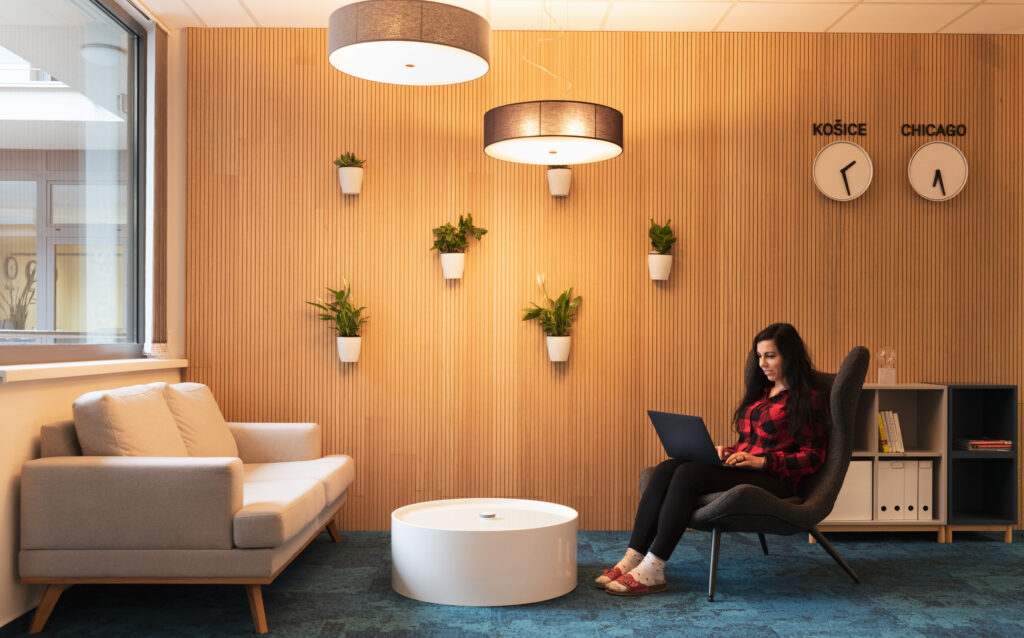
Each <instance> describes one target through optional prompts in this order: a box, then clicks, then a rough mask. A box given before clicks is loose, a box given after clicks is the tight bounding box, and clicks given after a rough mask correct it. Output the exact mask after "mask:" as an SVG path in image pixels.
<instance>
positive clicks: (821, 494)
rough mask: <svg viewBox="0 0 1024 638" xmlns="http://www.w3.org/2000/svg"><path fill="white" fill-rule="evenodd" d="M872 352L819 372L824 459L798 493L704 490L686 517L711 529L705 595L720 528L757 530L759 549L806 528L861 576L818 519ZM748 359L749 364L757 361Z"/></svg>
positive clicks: (824, 511)
mask: <svg viewBox="0 0 1024 638" xmlns="http://www.w3.org/2000/svg"><path fill="white" fill-rule="evenodd" d="M869 358H870V355H869V353H868V350H867V348H864V347H863V346H857V347H855V348H854V349H853V350H851V351H850V353H849V354H848V355H846V358H845V359H844V360H843V363H842V365H840V366H839V371H838V372H836V374H834V375H833V374H825V373H818V374H819V376H818V379H817V381H818V384H819V386H820V387H821V388H823V389H826V390H827V391H828V392H827V395H828V397H829V410H830V411H831V416H832V418H831V423H829V435H828V448H827V452H826V455H825V465H824V466H823V467H822V468H821V471H819V472H818V473H817V474H815V475H813V476H810V477H807V478H806V479H804V480H803V481H802V482H801V483H800V488H799V492H800V494H799V495H798V496H793V497H790V498H786V499H780V498H778V497H776V496H773V495H772V494H770V493H768V492H766V491H764V490H762V489H761V488H759V487H755V486H753V485H737V486H736V487H734V488H732V489H729V490H727V491H725V492H717V493H715V494H707V495H705V496H704V497H702V498H701V500H700V501H699V508H698V509H697V511H695V512H694V513H693V518H691V519H690V527H692V528H693V529H699V530H704V531H710V532H711V572H710V574H709V576H708V600H714V599H715V575H716V572H717V569H718V550H719V546H720V545H721V539H722V532H756V533H757V535H758V538H759V539H760V541H761V549H762V551H763V552H764V553H765V554H767V553H768V543H767V541H766V540H765V537H764V535H765V534H779V535H783V536H788V535H791V534H800V533H807V534H810V535H811V536H813V537H814V539H815V540H816V541H817V542H818V543H819V544H820V545H821V546H822V547H823V548H825V551H827V552H828V553H829V554H830V555H831V556H832V558H833V559H835V561H836V563H838V564H839V566H840V567H842V568H843V569H844V570H845V571H846V573H847V574H849V575H850V578H852V579H853V581H854V582H855V583H860V579H859V578H857V575H856V574H855V573H854V572H853V570H852V569H851V568H850V566H849V565H847V564H846V561H844V560H843V559H842V557H841V556H840V555H839V553H838V552H837V551H836V550H835V548H833V547H832V545H831V544H830V543H829V542H828V541H827V540H826V539H825V537H824V536H822V534H821V532H820V531H818V528H817V525H818V523H819V522H821V520H822V519H824V518H825V517H826V516H828V515H829V512H831V511H832V507H833V506H834V505H835V502H836V497H837V496H838V495H839V489H840V488H841V487H842V485H843V479H844V478H845V477H846V470H847V468H849V466H850V457H851V456H852V454H853V421H854V417H855V415H856V412H857V401H858V400H859V398H860V392H861V389H862V388H863V386H864V377H865V376H866V374H867V370H868V360H869ZM755 364H756V362H754V361H753V360H751V361H748V362H747V365H748V367H749V366H751V365H755ZM653 471H654V468H653V467H649V468H646V469H645V470H643V472H641V474H640V491H641V492H643V491H644V490H645V489H646V488H647V484H648V482H649V481H650V477H651V474H652V473H653Z"/></svg>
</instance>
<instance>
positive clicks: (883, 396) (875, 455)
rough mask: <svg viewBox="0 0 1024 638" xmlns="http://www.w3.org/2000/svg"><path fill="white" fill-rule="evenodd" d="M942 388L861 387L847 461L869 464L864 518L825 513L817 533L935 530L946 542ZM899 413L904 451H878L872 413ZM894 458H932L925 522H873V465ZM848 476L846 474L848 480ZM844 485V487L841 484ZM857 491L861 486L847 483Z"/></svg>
mask: <svg viewBox="0 0 1024 638" xmlns="http://www.w3.org/2000/svg"><path fill="white" fill-rule="evenodd" d="M946 406H947V401H946V386H943V385H932V384H926V383H906V384H897V385H879V384H876V383H869V384H865V385H864V390H863V391H862V392H861V395H860V401H859V402H858V403H857V416H856V417H855V419H854V424H853V460H854V461H870V462H871V464H872V471H871V473H870V476H871V486H870V488H869V491H870V493H871V496H872V501H871V519H870V520H838V519H837V518H835V517H833V516H830V517H829V518H826V519H825V520H824V521H822V523H821V524H820V525H818V528H819V529H820V530H821V531H823V532H830V531H831V532H866V531H879V532H881V531H886V532H894V531H907V532H910V531H913V532H935V533H936V535H937V540H938V542H940V543H944V542H946V534H945V525H946V501H947V499H946V472H947V471H948V466H949V462H948V459H947V458H946V455H947V449H948V446H947V442H946V435H947V431H948V428H947V426H946V424H947V415H946V409H947V408H946ZM882 410H891V411H893V412H896V413H897V414H899V420H900V430H901V432H902V433H903V444H904V447H905V448H906V450H907V451H906V452H904V453H895V452H882V451H881V450H880V449H879V444H878V413H879V411H882ZM894 460H908V461H912V460H916V461H922V460H923V461H928V460H930V461H932V476H931V480H932V486H931V488H932V490H931V492H932V508H931V514H932V517H931V518H930V519H926V520H918V519H910V520H879V511H878V503H879V496H878V495H879V487H880V485H879V464H880V463H881V462H885V461H894ZM849 476H850V475H848V476H847V478H848V479H849ZM844 487H846V486H844ZM849 487H850V488H851V491H856V490H858V489H859V491H861V492H863V491H864V489H865V486H863V485H861V486H849Z"/></svg>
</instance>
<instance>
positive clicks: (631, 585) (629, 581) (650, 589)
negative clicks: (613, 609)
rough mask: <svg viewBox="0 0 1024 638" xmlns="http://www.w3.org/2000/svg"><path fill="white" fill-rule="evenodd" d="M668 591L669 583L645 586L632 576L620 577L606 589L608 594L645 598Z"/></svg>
mask: <svg viewBox="0 0 1024 638" xmlns="http://www.w3.org/2000/svg"><path fill="white" fill-rule="evenodd" d="M666 589H668V583H655V584H653V585H644V584H643V583H641V582H640V581H638V580H637V579H635V578H633V576H632V575H631V574H625V575H623V576H620V577H619V578H617V579H615V580H614V581H612V582H610V583H608V586H607V587H605V588H604V590H605V591H606V592H608V593H609V594H614V595H616V596H643V595H644V594H656V593H658V592H661V591H665V590H666Z"/></svg>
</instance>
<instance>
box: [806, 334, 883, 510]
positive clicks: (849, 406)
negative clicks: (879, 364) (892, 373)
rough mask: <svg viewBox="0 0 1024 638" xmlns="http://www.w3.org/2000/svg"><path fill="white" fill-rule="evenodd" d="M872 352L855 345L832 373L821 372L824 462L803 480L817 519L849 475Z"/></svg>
mask: <svg viewBox="0 0 1024 638" xmlns="http://www.w3.org/2000/svg"><path fill="white" fill-rule="evenodd" d="M870 359H871V355H870V353H869V352H868V349H867V348H865V347H864V346H856V347H855V348H853V349H852V350H850V352H849V354H847V355H846V358H845V359H843V362H842V364H840V366H839V370H838V371H837V372H836V373H835V374H834V375H833V374H826V373H819V377H818V381H819V382H820V383H821V384H822V387H824V388H828V390H829V391H828V394H827V396H828V403H829V406H828V407H829V414H830V416H831V418H830V419H829V424H828V443H827V448H826V452H825V465H824V466H823V467H822V468H821V470H820V471H819V472H818V473H817V474H814V475H813V476H810V477H808V478H806V479H805V480H804V481H802V482H801V484H800V492H801V494H800V495H801V496H802V497H803V498H804V503H805V504H806V506H807V507H808V509H811V510H816V512H815V514H816V516H817V517H818V520H821V519H823V518H825V517H826V516H828V514H829V512H831V511H832V507H833V506H834V505H835V502H836V497H837V496H839V490H840V488H842V486H843V480H844V479H845V478H846V470H847V469H849V467H850V457H851V456H853V422H854V419H855V418H856V415H857V402H858V401H859V400H860V393H861V390H862V389H863V387H864V378H865V377H866V376H867V372H868V361H869V360H870Z"/></svg>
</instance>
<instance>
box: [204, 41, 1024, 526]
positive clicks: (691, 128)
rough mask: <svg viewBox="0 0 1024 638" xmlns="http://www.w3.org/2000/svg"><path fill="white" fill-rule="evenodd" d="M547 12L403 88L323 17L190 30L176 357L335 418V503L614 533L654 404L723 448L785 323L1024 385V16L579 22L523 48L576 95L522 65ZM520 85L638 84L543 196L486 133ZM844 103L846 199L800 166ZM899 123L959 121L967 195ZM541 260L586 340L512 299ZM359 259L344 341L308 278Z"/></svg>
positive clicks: (217, 379) (224, 401)
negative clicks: (321, 25)
mask: <svg viewBox="0 0 1024 638" xmlns="http://www.w3.org/2000/svg"><path fill="white" fill-rule="evenodd" d="M543 35H544V34H538V33H534V32H496V33H494V34H493V54H492V68H491V70H490V72H489V73H488V74H487V75H486V76H484V77H483V78H481V79H480V80H476V81H474V82H470V83H466V84H460V85H454V86H448V87H401V86H391V85H383V84H376V83H372V82H366V81H362V80H358V79H355V78H352V77H349V76H346V75H344V74H342V73H340V72H338V71H336V70H334V69H333V68H332V67H330V66H329V65H328V63H327V60H326V55H325V51H326V32H325V31H322V30H309V29H273V30H269V29H268V30H251V29H250V30H246V29H216V30H192V31H190V33H189V37H188V43H189V77H188V89H189V95H188V115H189V131H188V138H189V146H188V153H189V158H188V159H189V182H188V229H187V249H186V250H187V254H186V265H187V293H186V316H187V347H186V350H187V355H188V358H189V360H190V364H191V367H190V368H189V370H188V373H187V375H188V377H189V378H190V379H193V380H197V381H202V382H205V383H208V384H209V385H210V386H211V388H212V389H213V391H214V393H215V395H216V396H217V398H218V400H219V401H220V403H221V407H222V408H223V410H224V412H225V413H226V416H227V417H228V418H229V419H231V420H311V421H317V422H319V423H321V424H322V425H323V426H324V444H325V449H326V450H327V451H328V452H331V453H348V454H351V455H352V456H353V457H355V459H356V461H357V464H358V476H357V480H356V483H355V485H354V487H353V492H352V495H351V498H350V500H349V502H348V504H347V505H346V506H345V508H343V510H342V522H343V524H344V525H345V526H346V527H349V528H355V529H384V528H386V527H387V526H388V515H389V513H390V512H391V510H392V509H394V508H396V507H399V506H401V505H404V504H407V503H410V502H414V501H419V500H425V499H434V498H450V497H464V496H474V495H476V496H509V497H524V498H540V499H545V500H550V501H557V502H560V503H564V504H567V505H570V506H573V507H575V508H577V509H578V510H579V511H580V513H581V516H582V524H583V526H584V527H586V528H592V529H600V528H612V529H615V528H626V527H628V526H629V525H630V522H631V520H632V515H633V511H634V508H635V506H636V502H637V499H638V494H637V491H636V482H635V481H636V477H637V474H638V472H639V470H640V469H641V468H642V467H644V466H646V465H650V464H652V463H654V462H656V461H658V460H659V459H660V458H661V457H662V451H661V449H660V445H659V443H658V441H657V437H656V436H655V435H654V432H653V430H652V429H651V428H650V426H649V425H648V422H647V419H646V415H645V412H644V411H645V409H647V408H659V409H666V410H674V411H682V412H688V413H696V414H701V415H703V416H704V417H705V420H706V421H707V423H708V424H709V427H710V428H711V430H712V435H713V438H715V439H716V440H717V441H719V442H727V441H731V439H732V438H733V435H732V434H731V428H730V425H729V418H730V414H731V412H732V409H733V408H734V401H736V400H737V398H738V396H739V392H740V390H741V367H742V365H743V361H744V356H745V353H746V351H747V349H748V348H749V347H750V343H749V340H750V338H751V337H752V336H753V334H754V333H755V332H756V331H757V330H759V329H760V328H762V327H764V326H765V325H767V324H768V323H771V322H774V321H789V322H792V323H794V324H795V325H797V326H798V328H799V329H800V331H801V333H802V334H803V335H804V337H805V339H806V340H807V342H808V345H809V347H810V349H811V351H812V354H813V356H814V357H815V360H816V362H817V363H818V365H819V366H820V367H822V368H823V369H835V367H836V366H837V365H838V363H839V362H840V360H841V359H842V357H843V355H844V354H845V353H846V352H847V351H848V349H849V348H850V347H852V346H854V345H857V344H863V345H866V346H867V347H868V348H870V349H871V351H872V352H873V353H877V351H878V350H879V349H880V348H881V347H882V346H883V345H890V344H891V345H893V346H894V347H895V348H896V349H897V351H898V354H899V362H898V374H899V377H900V380H901V381H947V382H990V383H1014V384H1017V385H1021V383H1022V381H1024V378H1022V376H1024V374H1022V373H1024V369H1022V364H1021V361H1022V357H1021V354H1022V346H1024V334H1022V329H1021V328H1020V327H1019V326H1020V317H1021V310H1022V308H1021V294H1020V291H1019V282H1020V280H1021V275H1022V273H1021V259H1020V253H1021V250H1022V247H1024V236H1022V235H1024V230H1022V224H1021V222H1020V213H1021V209H1022V203H1024V202H1022V198H1024V192H1022V188H1021V186H1020V184H1019V169H1018V168H1016V164H1017V160H1018V159H1019V156H1020V153H1021V141H1020V137H1019V135H1016V133H1015V132H1016V130H1017V126H1018V123H1019V121H1020V120H1021V119H1022V118H1021V116H1022V107H1021V104H1022V98H1024V95H1022V90H1021V85H1022V81H1021V77H1022V71H1024V69H1022V68H1021V66H1022V65H1021V60H1022V57H1021V54H1022V51H1021V48H1022V46H1021V39H1020V38H1019V37H1017V36H970V35H951V36H934V35H920V36H919V35H854V34H851V35H832V34H829V35H824V34H807V35H801V34H720V33H714V34H711V33H567V34H565V36H564V37H563V38H562V39H561V40H559V41H557V42H555V43H551V44H547V45H542V46H538V47H535V48H534V49H533V52H532V53H531V58H532V59H534V60H535V61H537V62H539V63H541V64H544V65H545V66H548V67H549V68H552V69H553V70H555V71H557V72H560V73H562V74H563V75H568V76H569V77H571V79H572V81H573V86H572V91H571V93H567V89H566V85H565V83H564V82H561V81H559V80H557V79H554V78H551V77H548V76H547V75H545V74H543V73H542V72H540V71H538V70H536V69H534V68H533V67H531V66H529V65H527V64H526V63H524V62H523V61H522V59H521V56H522V53H523V52H524V51H526V50H527V49H528V48H529V47H530V46H531V45H533V44H534V43H535V42H536V41H537V38H538V37H541V36H543ZM532 99H580V100H588V101H596V102H600V103H603V104H607V105H609V106H613V107H615V108H618V109H619V110H621V111H622V112H623V113H624V115H625V152H624V154H623V155H622V156H621V157H620V158H618V159H615V160H611V161H607V162H601V163H598V164H592V165H582V166H577V167H574V169H573V186H572V192H571V194H570V196H569V197H568V198H566V199H555V198H552V197H550V195H549V194H548V192H547V185H546V177H545V173H544V169H543V168H541V167H534V166H524V165H518V164H511V163H506V162H499V161H497V160H492V159H490V158H488V157H487V156H485V155H484V153H483V148H482V147H483V131H482V129H483V125H482V123H483V113H484V112H485V111H486V110H487V109H489V108H492V107H494V106H498V105H501V104H505V103H509V102H518V101H524V100H532ZM836 117H839V118H842V119H844V120H846V121H862V122H867V123H868V126H869V135H868V137H866V138H858V139H857V140H856V141H857V142H858V143H860V144H862V145H863V146H864V147H865V148H866V149H867V150H868V152H869V153H870V154H871V157H872V161H873V162H874V169H875V174H874V180H873V182H872V185H871V187H870V188H869V189H868V191H867V192H866V193H865V195H864V196H862V197H861V198H860V199H858V200H856V201H854V202H850V203H844V204H839V203H836V202H832V201H830V200H827V199H826V198H824V197H823V196H822V195H820V194H819V193H818V192H817V190H816V189H815V187H814V184H813V181H812V179H811V162H812V161H813V158H814V156H815V154H816V152H817V151H818V149H819V148H821V147H822V146H824V145H825V144H826V143H827V142H828V141H830V140H827V139H824V138H820V137H818V138H814V137H812V136H811V123H812V122H821V121H827V120H830V119H834V118H836ZM904 122H920V123H930V122H935V123H938V122H954V123H958V122H963V123H965V124H966V125H967V126H968V131H969V133H968V136H967V137H966V138H963V139H956V140H952V141H953V142H954V143H955V144H957V145H958V146H960V148H961V149H962V150H963V151H964V153H965V154H966V156H967V158H968V160H969V162H970V178H969V180H968V183H967V186H966V188H965V189H964V191H963V192H962V193H961V195H960V196H959V197H957V198H956V199H954V200H952V201H951V202H947V203H943V204H935V203H931V202H927V201H925V200H924V199H921V198H920V197H918V196H917V195H916V194H914V193H913V191H912V190H911V189H910V187H909V185H908V183H907V181H906V166H907V162H908V161H909V159H910V156H911V154H912V153H913V151H914V150H915V149H916V148H917V147H918V146H919V145H920V144H923V143H924V142H926V141H928V140H926V139H921V138H904V137H902V136H901V135H900V134H899V126H900V125H901V124H902V123H904ZM348 150H352V151H355V152H356V153H357V154H358V155H360V156H361V157H365V158H367V160H368V161H367V164H366V174H365V182H364V186H363V192H362V194H361V195H359V196H358V197H345V196H342V195H341V194H340V190H339V188H338V183H337V174H336V171H335V170H334V167H333V165H332V164H331V160H332V159H333V158H334V157H335V156H337V155H338V154H340V153H341V152H343V151H348ZM467 212H469V213H472V214H473V218H474V220H475V221H476V222H477V223H478V224H480V225H482V226H484V227H486V228H488V229H489V231H490V232H489V233H488V234H487V235H486V236H485V237H484V238H483V240H482V241H481V242H479V243H476V242H474V243H473V244H472V245H471V246H470V249H469V252H468V255H467V266H466V273H465V277H464V279H462V280H461V281H445V280H444V279H442V276H441V272H440V265H439V263H438V259H437V256H436V254H435V253H432V252H431V251H430V250H429V247H430V244H431V241H432V238H431V233H430V229H431V228H433V227H435V226H437V225H439V224H441V223H443V222H445V221H454V220H455V219H457V217H458V215H459V214H460V213H467ZM651 217H654V218H655V219H658V220H659V221H664V220H665V219H667V218H671V219H672V226H673V228H674V229H675V231H676V234H677V236H678V237H679V242H678V243H677V244H676V248H675V249H674V253H675V263H674V265H673V272H672V276H671V278H670V280H669V281H667V282H659V283H654V282H652V281H650V280H649V278H648V276H647V266H646V253H647V251H648V242H647V236H646V234H647V226H648V224H649V219H650V218H651ZM538 271H543V272H545V273H546V274H547V282H548V290H549V291H550V292H551V293H552V294H558V293H559V292H560V291H561V290H563V289H565V288H567V287H568V286H570V285H572V286H574V287H575V290H576V291H577V292H578V293H580V294H582V295H583V304H582V306H581V310H580V313H579V318H578V320H577V322H576V324H575V326H574V328H573V345H572V355H571V359H570V361H569V362H568V363H567V364H563V365H553V364H551V363H549V362H548V360H547V355H546V351H545V346H544V338H543V334H542V333H541V331H540V329H539V327H538V326H537V325H535V324H526V323H523V322H521V321H520V320H519V317H520V316H521V311H520V309H521V308H523V307H524V306H526V305H527V304H528V303H529V302H530V301H539V300H540V293H539V292H538V290H537V287H536V284H535V282H534V277H535V274H536V273H537V272H538ZM343 277H345V278H347V280H348V281H349V283H351V284H352V287H353V295H354V298H355V300H356V301H357V302H358V303H360V304H365V305H367V306H368V307H369V315H370V317H371V319H370V323H369V324H368V325H367V327H366V328H365V329H364V331H363V336H364V343H363V352H362V357H361V359H360V361H359V363H358V364H356V365H344V364H340V363H339V362H338V361H337V357H336V355H335V351H334V337H333V334H332V333H331V331H330V330H329V329H328V327H327V326H326V325H324V324H322V323H321V322H319V321H318V320H317V319H316V316H315V313H314V312H313V310H312V309H311V308H310V307H309V306H306V305H305V304H304V303H303V302H304V301H306V300H309V299H313V298H315V297H316V296H318V295H322V294H323V292H324V287H325V286H331V287H336V286H339V285H341V282H342V278H343ZM874 378H875V374H874V371H873V370H872V372H871V373H869V380H873V379H874ZM1022 505H1024V503H1022ZM1021 510H1022V511H1024V507H1022V508H1021Z"/></svg>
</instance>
